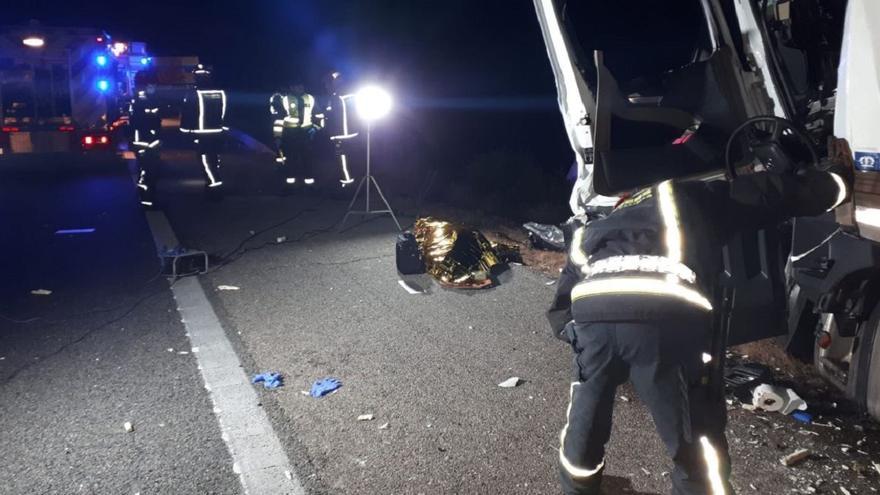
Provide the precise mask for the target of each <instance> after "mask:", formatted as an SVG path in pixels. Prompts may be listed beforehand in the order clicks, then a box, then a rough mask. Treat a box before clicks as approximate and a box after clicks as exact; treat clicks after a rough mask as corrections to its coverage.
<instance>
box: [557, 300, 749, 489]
mask: <svg viewBox="0 0 880 495" xmlns="http://www.w3.org/2000/svg"><path fill="white" fill-rule="evenodd" d="M709 329H710V323H709V321H708V319H704V318H700V317H695V318H693V319H681V320H677V321H673V320H667V321H663V320H658V321H654V322H645V321H638V322H595V323H582V324H575V325H573V326H570V327H568V330H567V331H568V333H569V338H570V340H571V345H572V348H573V350H574V352H575V357H574V375H575V381H574V382H573V383H572V385H571V405H570V408H569V411H568V417H567V421H568V424H567V426H566V428H565V429H564V430H563V433H562V435H563V437H562V443H561V447H560V473H561V476H562V487H563V490H564V492H565V493H566V494H598V493H600V491H599V485H600V484H601V481H602V471H603V469H604V461H603V460H604V456H605V444H606V443H607V442H608V439H609V438H610V436H611V415H612V409H613V406H614V401H615V397H616V395H615V392H616V390H617V387H618V386H619V385H622V384H623V383H625V382H626V381H627V380H628V379H629V380H631V381H632V384H633V386H634V387H635V390H636V393H637V394H638V396H639V398H640V399H641V400H642V401H643V402H644V403H645V404H646V405H647V407H648V409H649V410H650V412H651V415H652V416H653V419H654V425H655V426H656V428H657V431H658V433H659V434H660V438H661V439H662V441H663V443H664V444H665V446H666V449H667V451H668V453H669V456H670V457H671V458H672V459H673V461H674V462H675V470H674V472H673V473H672V484H673V491H672V493H674V494H687V495H691V494H693V495H697V494H700V495H703V494H713V495H714V494H715V493H716V492H719V493H720V490H718V487H719V486H721V487H723V488H724V490H725V491H724V493H726V494H732V493H733V492H732V490H731V489H730V485H729V483H728V478H729V469H730V468H729V466H730V459H729V457H728V454H727V440H726V438H725V436H724V428H725V425H726V422H727V409H726V404H725V402H724V396H723V394H712V395H710V393H709V392H710V390H709V389H708V386H707V385H706V382H705V381H704V378H705V377H708V372H709V368H708V365H707V364H705V363H703V352H704V351H705V350H707V349H709V338H710V337H709ZM702 437H705V438H703V439H702V440H701V438H702ZM707 444H708V445H707ZM633 447H637V446H633ZM707 449H708V450H711V451H712V452H714V453H715V454H714V455H715V456H717V457H716V459H717V461H716V464H715V465H714V478H715V479H714V481H715V488H714V490H713V487H712V481H713V480H712V476H713V475H712V472H713V471H712V470H713V463H712V462H711V459H709V458H708V456H712V455H713V454H712V453H711V452H707ZM563 456H564V457H563ZM572 470H573V471H575V474H576V475H573V474H572ZM593 472H594V474H593Z"/></svg>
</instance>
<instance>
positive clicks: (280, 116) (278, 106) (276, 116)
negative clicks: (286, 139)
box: [269, 93, 288, 164]
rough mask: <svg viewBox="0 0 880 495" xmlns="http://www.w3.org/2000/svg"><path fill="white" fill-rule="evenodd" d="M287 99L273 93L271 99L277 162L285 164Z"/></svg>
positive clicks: (271, 117) (270, 114)
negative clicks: (284, 137)
mask: <svg viewBox="0 0 880 495" xmlns="http://www.w3.org/2000/svg"><path fill="white" fill-rule="evenodd" d="M285 99H286V98H285V97H284V95H283V94H281V93H273V94H272V96H270V97H269V117H270V119H271V121H272V143H273V145H274V146H275V162H276V163H279V164H283V163H284V155H283V154H282V152H281V133H282V131H283V130H284V117H287V107H288V106H287V105H286V104H285V103H284V101H285Z"/></svg>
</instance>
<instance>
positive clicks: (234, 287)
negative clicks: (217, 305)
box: [217, 285, 241, 290]
mask: <svg viewBox="0 0 880 495" xmlns="http://www.w3.org/2000/svg"><path fill="white" fill-rule="evenodd" d="M217 290H241V287H237V286H235V285H218V286H217Z"/></svg>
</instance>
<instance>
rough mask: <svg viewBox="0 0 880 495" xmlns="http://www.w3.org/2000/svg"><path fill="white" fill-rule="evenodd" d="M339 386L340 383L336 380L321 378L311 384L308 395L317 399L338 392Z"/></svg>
mask: <svg viewBox="0 0 880 495" xmlns="http://www.w3.org/2000/svg"><path fill="white" fill-rule="evenodd" d="M341 386H342V382H341V381H339V380H337V379H336V378H330V377H328V378H321V379H320V380H318V381H316V382H315V383H313V384H312V389H311V390H310V391H309V395H311V396H312V397H314V398H316V399H317V398H320V397H324V396H325V395H327V394H331V393H333V392H335V391H337V390H339V387H341Z"/></svg>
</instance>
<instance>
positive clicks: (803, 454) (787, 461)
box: [779, 449, 810, 467]
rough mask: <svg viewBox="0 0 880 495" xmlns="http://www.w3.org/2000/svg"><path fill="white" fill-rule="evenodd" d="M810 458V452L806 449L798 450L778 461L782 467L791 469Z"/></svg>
mask: <svg viewBox="0 0 880 495" xmlns="http://www.w3.org/2000/svg"><path fill="white" fill-rule="evenodd" d="M808 457H810V451H809V450H807V449H798V450H796V451H794V452H792V453H791V454H788V455H787V456H785V457H783V458H782V459H779V462H781V463H782V465H783V466H786V467H792V466H795V465H797V464H800V463H801V462H804V461H805V460H807V458H808Z"/></svg>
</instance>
